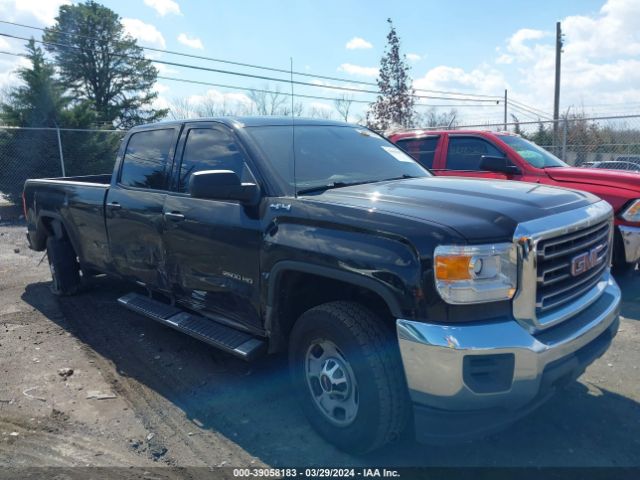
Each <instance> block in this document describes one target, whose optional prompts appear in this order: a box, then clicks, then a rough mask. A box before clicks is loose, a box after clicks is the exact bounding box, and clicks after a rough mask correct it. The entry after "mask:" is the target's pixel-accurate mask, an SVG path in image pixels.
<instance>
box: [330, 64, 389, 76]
mask: <svg viewBox="0 0 640 480" xmlns="http://www.w3.org/2000/svg"><path fill="white" fill-rule="evenodd" d="M338 71H339V72H345V73H348V74H349V75H360V76H363V77H377V76H378V73H379V69H378V67H362V66H360V65H353V64H351V63H343V64H342V65H340V66H339V67H338Z"/></svg>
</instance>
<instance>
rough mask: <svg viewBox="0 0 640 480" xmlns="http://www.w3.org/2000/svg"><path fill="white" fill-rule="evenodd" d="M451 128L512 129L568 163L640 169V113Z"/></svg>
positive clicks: (510, 130)
mask: <svg viewBox="0 0 640 480" xmlns="http://www.w3.org/2000/svg"><path fill="white" fill-rule="evenodd" d="M449 129H455V130H464V129H473V130H490V131H505V130H506V131H509V132H512V133H517V134H519V135H522V136H523V137H525V138H527V139H529V140H531V141H532V142H534V143H536V144H538V145H540V146H541V147H543V148H545V149H547V150H549V151H550V152H551V153H553V154H554V155H556V156H557V157H559V158H561V159H562V160H564V161H565V162H566V163H568V164H569V165H575V166H596V165H597V164H596V162H598V163H599V162H614V163H607V164H601V163H599V165H600V168H602V167H607V168H615V169H620V170H635V168H636V166H637V169H639V170H640V115H625V116H616V117H594V118H587V117H582V116H574V117H569V118H563V119H560V120H558V121H553V120H539V121H534V122H512V123H491V124H488V123H485V124H475V125H456V126H455V127H451V128H449Z"/></svg>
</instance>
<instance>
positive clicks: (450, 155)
mask: <svg viewBox="0 0 640 480" xmlns="http://www.w3.org/2000/svg"><path fill="white" fill-rule="evenodd" d="M483 155H489V156H496V157H504V154H503V153H502V152H501V151H500V150H498V149H497V148H496V147H494V146H493V145H492V144H491V143H489V142H487V141H486V140H484V139H482V138H477V137H454V136H451V137H449V148H448V150H447V165H446V169H447V170H475V171H480V170H481V168H480V161H481V160H482V156H483Z"/></svg>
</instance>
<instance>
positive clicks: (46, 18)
mask: <svg viewBox="0 0 640 480" xmlns="http://www.w3.org/2000/svg"><path fill="white" fill-rule="evenodd" d="M69 3H71V1H70V0H47V1H42V0H1V1H0V14H1V15H2V16H3V17H5V19H8V20H15V19H16V18H35V20H37V21H38V23H41V24H44V25H52V24H53V23H54V21H55V17H56V16H57V15H58V9H59V8H60V6H61V5H66V4H69Z"/></svg>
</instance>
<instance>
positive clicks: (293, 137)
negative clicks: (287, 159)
mask: <svg viewBox="0 0 640 480" xmlns="http://www.w3.org/2000/svg"><path fill="white" fill-rule="evenodd" d="M289 67H290V68H289V72H290V77H289V78H290V80H291V149H292V153H293V196H294V197H295V198H298V182H297V181H296V121H295V115H294V111H293V105H294V103H293V102H294V97H293V57H289Z"/></svg>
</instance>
